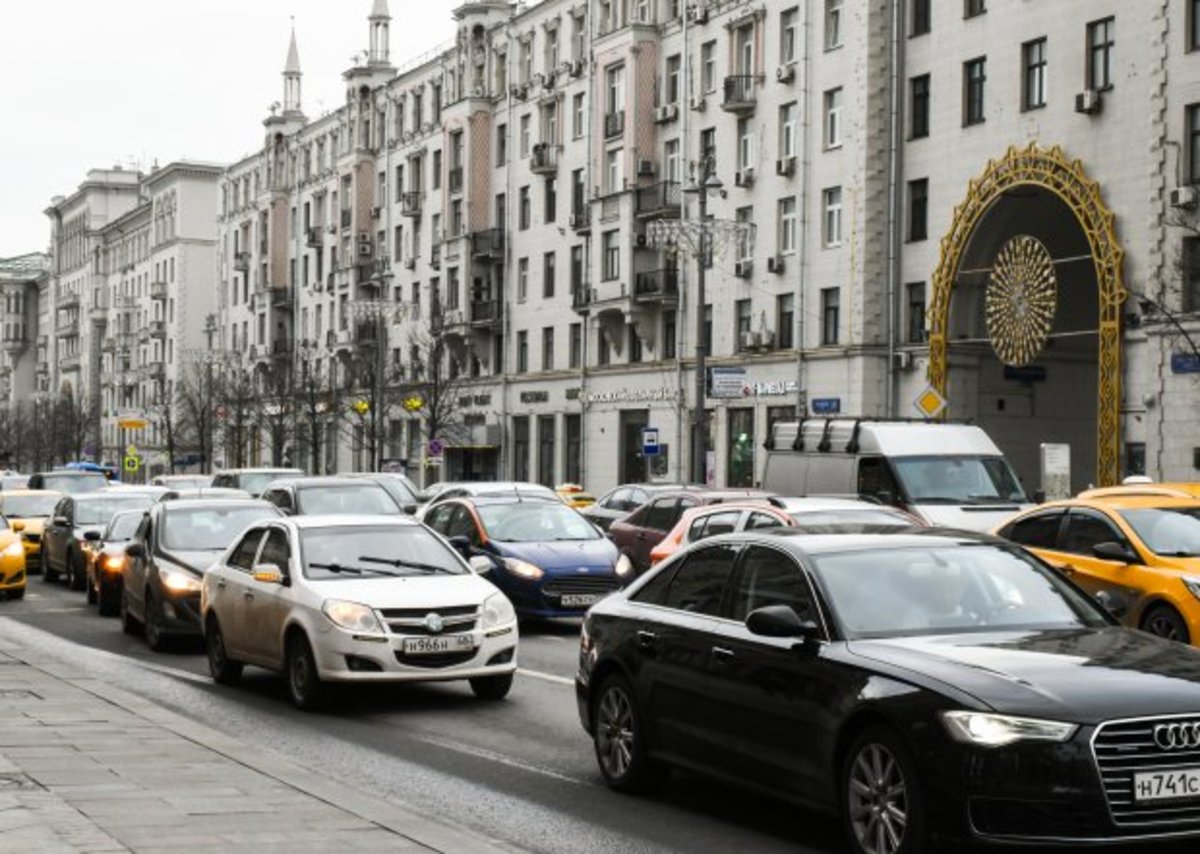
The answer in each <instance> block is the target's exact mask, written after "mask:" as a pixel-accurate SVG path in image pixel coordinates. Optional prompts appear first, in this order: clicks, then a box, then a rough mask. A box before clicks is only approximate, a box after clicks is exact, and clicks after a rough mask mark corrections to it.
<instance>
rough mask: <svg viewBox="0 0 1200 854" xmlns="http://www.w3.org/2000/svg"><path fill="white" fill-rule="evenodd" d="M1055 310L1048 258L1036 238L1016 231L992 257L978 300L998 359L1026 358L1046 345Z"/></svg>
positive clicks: (1014, 363)
mask: <svg viewBox="0 0 1200 854" xmlns="http://www.w3.org/2000/svg"><path fill="white" fill-rule="evenodd" d="M1057 308H1058V280H1057V278H1056V277H1055V275H1054V259H1053V258H1051V257H1050V252H1049V251H1048V250H1047V249H1046V247H1045V246H1043V245H1042V242H1041V241H1040V240H1038V239H1037V238H1034V237H1030V236H1029V235H1028V234H1018V235H1017V236H1016V237H1014V238H1012V239H1011V240H1009V241H1008V242H1007V243H1005V244H1004V245H1003V246H1002V247H1000V252H999V253H998V254H997V255H996V261H995V263H994V264H993V265H992V274H991V276H990V277H989V278H988V286H987V297H986V300H985V302H984V315H985V317H986V319H987V330H988V339H989V340H990V341H991V344H992V349H993V350H994V351H995V352H996V355H997V356H999V357H1000V361H1002V362H1003V363H1004V364H1006V365H1012V366H1014V367H1021V366H1022V365H1028V364H1029V363H1030V362H1032V361H1033V360H1034V359H1035V358H1036V357H1037V355H1038V353H1040V352H1041V351H1042V348H1043V347H1045V346H1046V339H1047V338H1048V337H1049V335H1050V327H1051V326H1053V325H1054V312H1055V311H1056V310H1057Z"/></svg>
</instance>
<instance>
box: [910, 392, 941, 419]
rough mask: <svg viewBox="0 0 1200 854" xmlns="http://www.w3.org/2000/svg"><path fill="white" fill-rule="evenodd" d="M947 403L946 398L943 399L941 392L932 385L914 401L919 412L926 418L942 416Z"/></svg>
mask: <svg viewBox="0 0 1200 854" xmlns="http://www.w3.org/2000/svg"><path fill="white" fill-rule="evenodd" d="M946 403H947V401H946V398H944V397H942V394H941V392H939V391H938V390H937V389H936V388H934V387H933V386H932V385H927V386H925V388H924V389H922V391H921V393H920V394H918V395H917V398H916V400H914V401H913V406H915V407H916V408H917V412H920V413H921V414H922V415H923V416H925V417H926V418H937V417H938V416H939V415H941V414H942V410H944V409H945V408H946Z"/></svg>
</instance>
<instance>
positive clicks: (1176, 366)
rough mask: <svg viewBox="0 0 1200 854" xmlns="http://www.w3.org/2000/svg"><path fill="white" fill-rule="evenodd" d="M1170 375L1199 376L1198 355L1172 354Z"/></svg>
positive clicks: (1199, 358) (1199, 364) (1199, 360)
mask: <svg viewBox="0 0 1200 854" xmlns="http://www.w3.org/2000/svg"><path fill="white" fill-rule="evenodd" d="M1171 373H1173V374H1200V353H1172V354H1171Z"/></svg>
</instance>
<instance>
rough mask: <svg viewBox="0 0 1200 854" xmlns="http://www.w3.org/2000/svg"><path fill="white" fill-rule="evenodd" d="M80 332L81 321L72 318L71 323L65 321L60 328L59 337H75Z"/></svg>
mask: <svg viewBox="0 0 1200 854" xmlns="http://www.w3.org/2000/svg"><path fill="white" fill-rule="evenodd" d="M78 334H79V321H78V320H72V321H70V322H69V323H64V324H63V325H62V326H60V327H59V328H58V337H59V338H74V337H75V336H76V335H78Z"/></svg>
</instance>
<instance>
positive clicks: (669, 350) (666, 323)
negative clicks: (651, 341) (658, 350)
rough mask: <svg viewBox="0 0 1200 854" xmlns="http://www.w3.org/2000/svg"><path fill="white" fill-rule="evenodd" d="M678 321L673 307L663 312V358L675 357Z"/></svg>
mask: <svg viewBox="0 0 1200 854" xmlns="http://www.w3.org/2000/svg"><path fill="white" fill-rule="evenodd" d="M678 322H679V321H678V316H677V315H676V314H675V311H674V310H673V309H668V310H666V311H664V312H663V337H662V342H663V344H662V357H663V358H664V359H674V358H675V348H676V338H677V328H676V327H677V324H678Z"/></svg>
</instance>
